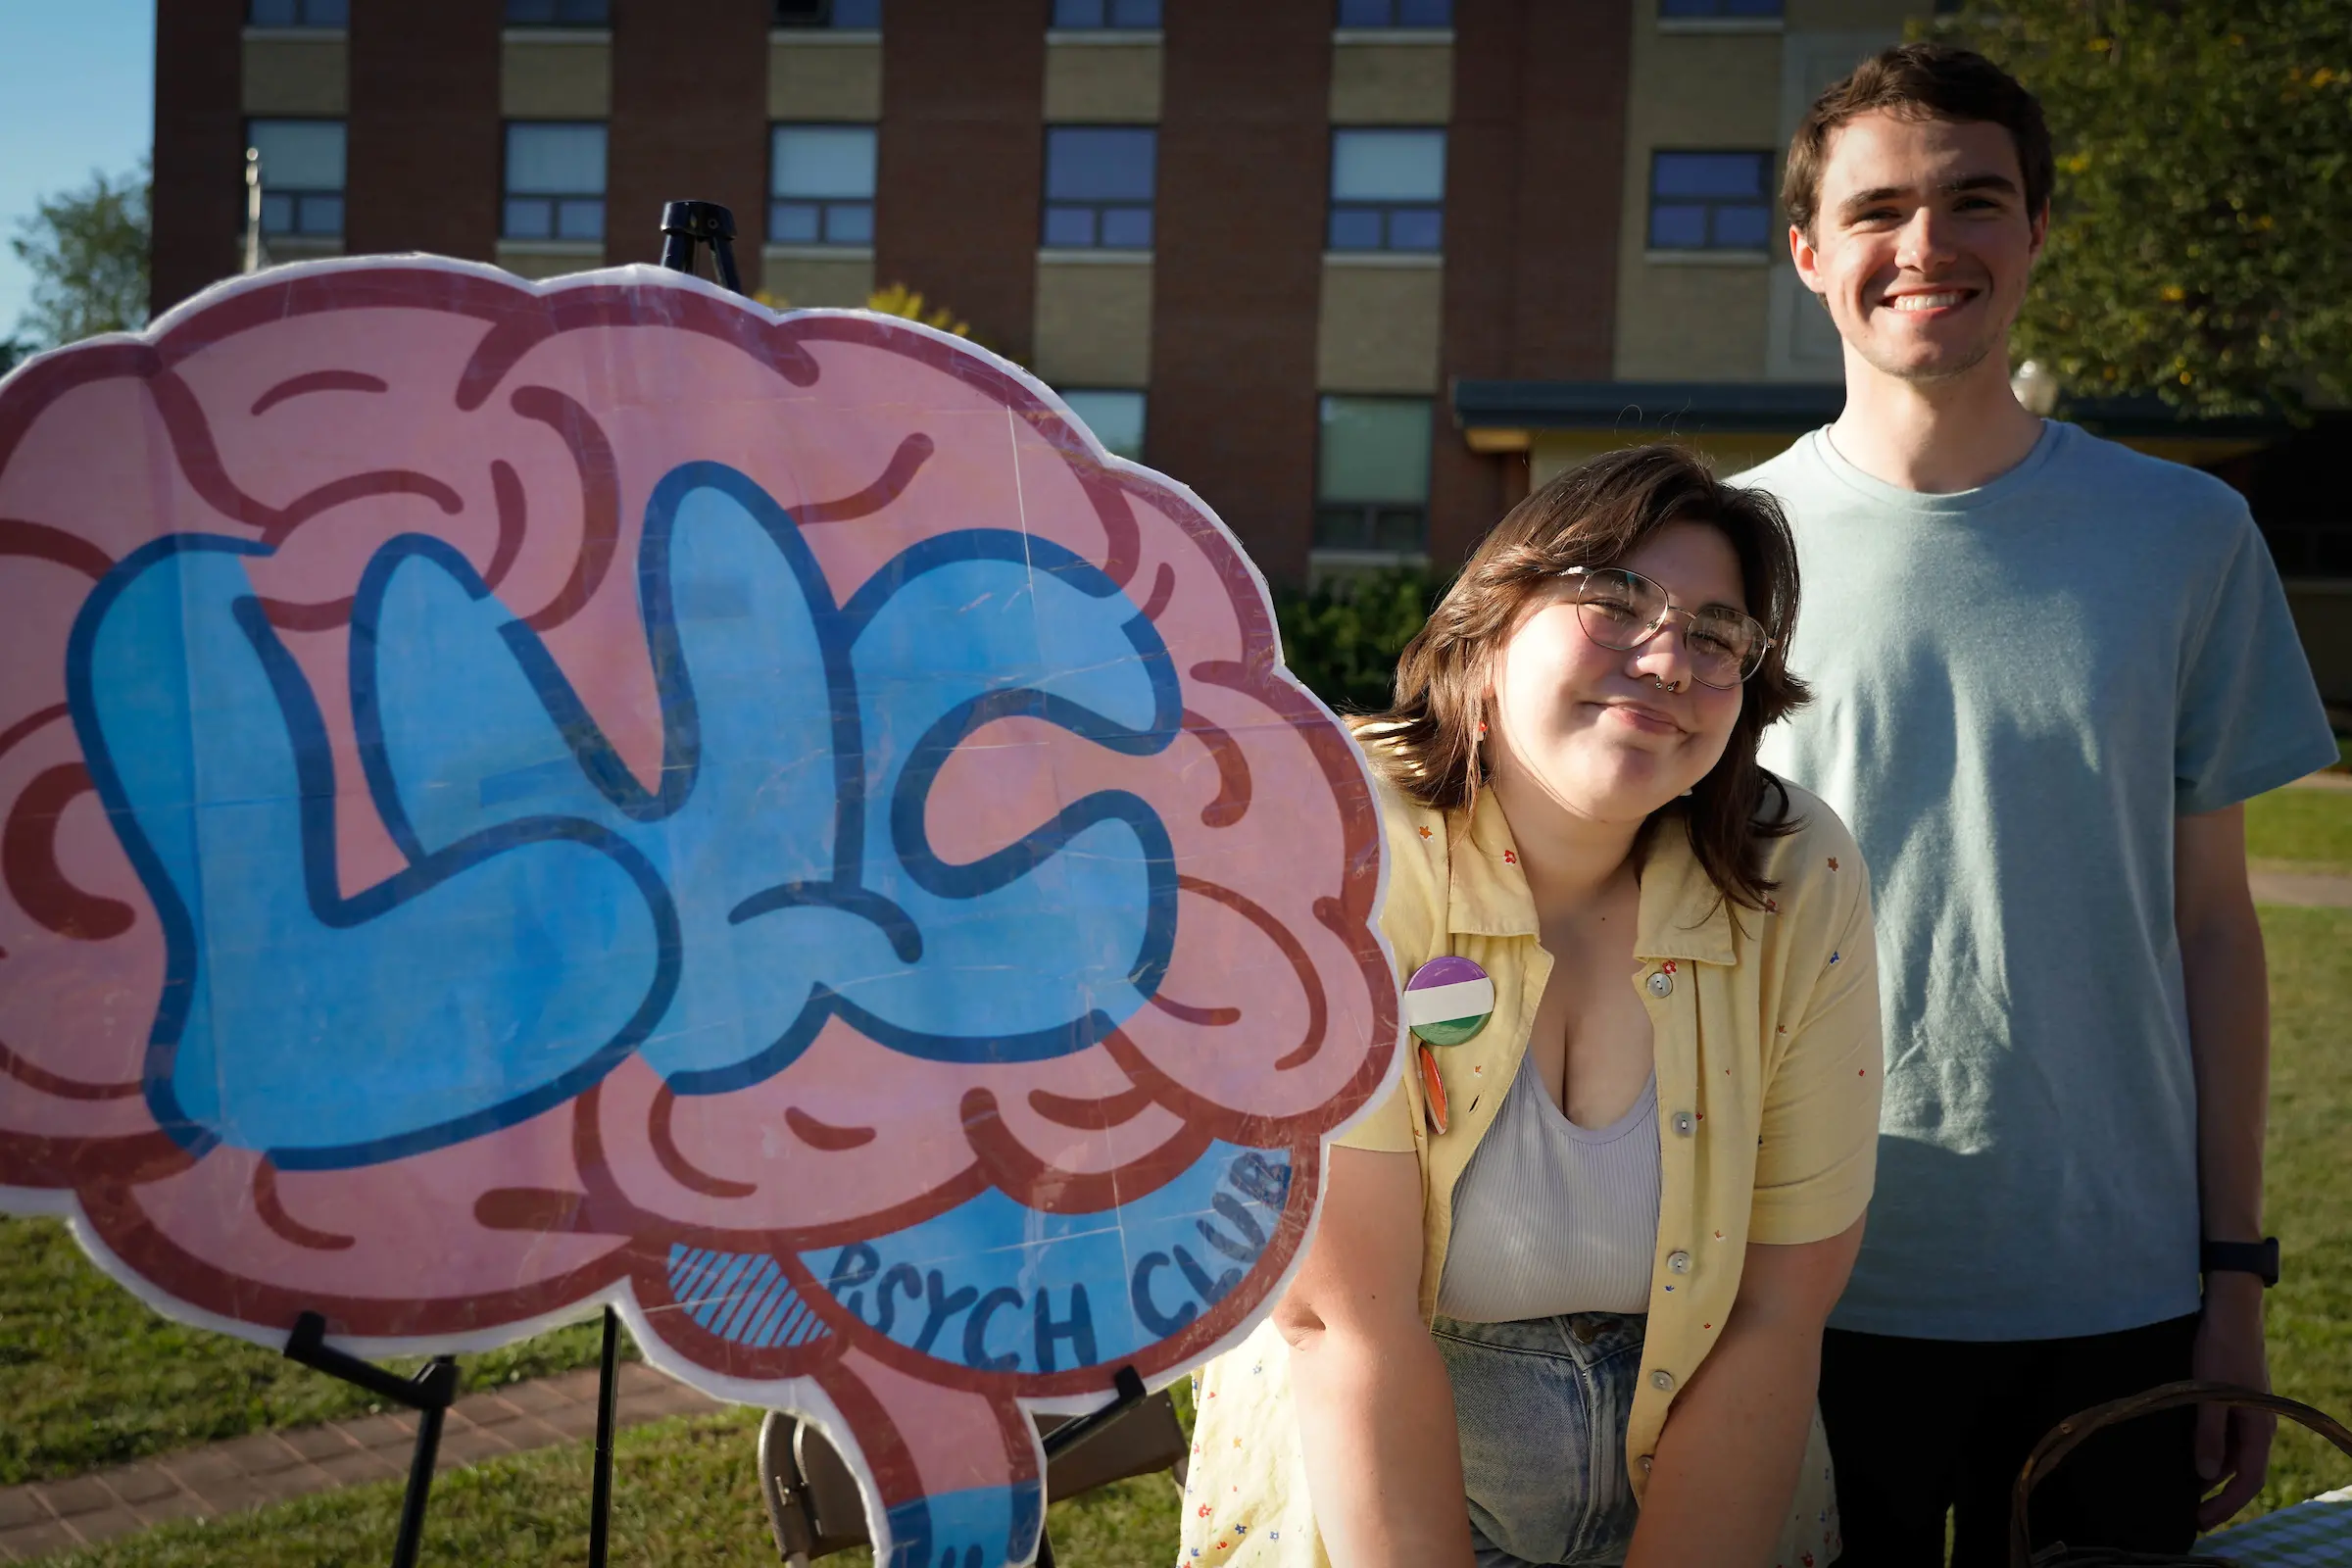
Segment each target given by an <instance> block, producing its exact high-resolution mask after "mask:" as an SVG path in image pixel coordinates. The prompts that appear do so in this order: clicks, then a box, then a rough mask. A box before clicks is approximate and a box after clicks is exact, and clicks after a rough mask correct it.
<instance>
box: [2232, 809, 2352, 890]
mask: <svg viewBox="0 0 2352 1568" xmlns="http://www.w3.org/2000/svg"><path fill="white" fill-rule="evenodd" d="M2246 855H2247V857H2248V858H2251V859H2256V860H2299V861H2313V862H2320V863H2319V864H2317V865H2315V866H2314V867H2313V868H2314V869H2324V870H2340V871H2345V872H2352V790H2322V789H2284V790H2273V791H2272V792H2271V793H2270V794H2268V795H2259V796H2256V797H2255V798H2254V799H2253V800H2251V801H2248V802H2247V803H2246Z"/></svg>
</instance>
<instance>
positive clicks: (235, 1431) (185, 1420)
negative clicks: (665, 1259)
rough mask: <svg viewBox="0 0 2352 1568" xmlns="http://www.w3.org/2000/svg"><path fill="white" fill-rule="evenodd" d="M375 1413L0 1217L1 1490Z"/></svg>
mask: <svg viewBox="0 0 2352 1568" xmlns="http://www.w3.org/2000/svg"><path fill="white" fill-rule="evenodd" d="M598 1343H599V1330H598V1328H597V1326H596V1325H595V1324H593V1323H585V1324H576V1325H574V1326H572V1327H570V1328H564V1329H558V1330H557V1331H556V1332H555V1333H553V1334H547V1335H543V1336H541V1337H540V1338H538V1339H535V1340H530V1341H526V1342H524V1343H523V1344H521V1345H516V1346H512V1347H510V1348H507V1349H504V1350H498V1351H493V1352H490V1353H488V1354H484V1355H469V1356H466V1357H463V1358H462V1359H461V1361H460V1363H459V1365H460V1370H461V1371H462V1373H463V1374H464V1379H465V1383H466V1387H467V1388H468V1389H479V1388H488V1387H492V1386H495V1385H497V1384H501V1383H507V1382H511V1381H513V1380H515V1379H516V1378H528V1377H540V1376H543V1375H545V1374H547V1373H550V1372H562V1371H565V1370H567V1369H569V1368H572V1367H577V1366H593V1365H594V1364H595V1363H596V1354H597V1347H598ZM624 1343H625V1342H624ZM628 1353H629V1354H631V1355H632V1356H633V1355H635V1353H636V1350H635V1348H634V1347H628ZM394 1364H395V1365H398V1366H399V1367H400V1368H401V1369H402V1370H404V1371H406V1370H410V1369H413V1368H414V1367H415V1366H417V1364H418V1363H417V1362H414V1361H410V1362H401V1363H394ZM372 1405H373V1400H372V1397H371V1396H369V1395H368V1393H366V1392H365V1391H364V1390H361V1389H356V1388H354V1387H352V1386H351V1385H350V1384H348V1383H340V1382H337V1381H336V1380H335V1379H333V1378H330V1377H327V1376H325V1375H324V1374H322V1373H319V1372H314V1371H312V1370H310V1369H309V1368H308V1367H305V1366H302V1365H300V1364H299V1363H297V1362H293V1361H289V1360H287V1359H286V1358H285V1357H284V1356H282V1355H278V1354H275V1353H274V1352H272V1351H270V1350H266V1349H263V1348H261V1347H259V1346H256V1345H248V1344H246V1343H245V1342H244V1341H242V1340H233V1339H230V1338H228V1337H227V1336H226V1335H222V1334H213V1333H209V1332H207V1331H205V1330H203V1329H190V1328H182V1327H180V1326H179V1325H178V1324H176V1323H171V1322H167V1321H166V1320H165V1319H163V1318H161V1317H159V1316H157V1315H156V1314H155V1313H153V1312H151V1311H149V1310H148V1309H147V1308H146V1307H145V1306H143V1305H141V1304H140V1302H139V1301H138V1299H137V1298H135V1297H133V1296H132V1295H131V1294H130V1293H129V1292H128V1291H125V1290H123V1288H122V1287H121V1286H119V1285H117V1284H115V1283H114V1282H113V1281H112V1280H110V1279H108V1278H107V1277H106V1276H105V1275H103V1274H100V1273H99V1272H98V1271H97V1270H96V1269H95V1268H93V1267H91V1266H90V1262H89V1259H88V1258H86V1257H84V1256H83V1255H82V1253H81V1250H80V1249H79V1248H78V1247H76V1246H74V1245H73V1238H72V1237H70V1236H69V1235H68V1234H67V1233H66V1227H65V1225H64V1224H63V1223H62V1222H61V1221H57V1220H42V1219H0V1410H5V1411H7V1412H8V1418H7V1419H6V1420H0V1486H6V1485H9V1484H11V1483H14V1482H20V1481H37V1480H44V1479H47V1478H50V1477H54V1476H66V1475H73V1474H74V1473H75V1472H77V1471H82V1470H96V1469H102V1468H104V1467H106V1466H108V1465H116V1464H122V1463H124V1462H125V1461H127V1460H131V1459H136V1458H139V1457H141V1456H143V1455H146V1454H151V1453H160V1452H163V1451H165V1450H167V1449H171V1448H184V1447H187V1446H191V1445H193V1444H199V1443H210V1442H213V1441H215V1440H217V1439H221V1438H233V1437H236V1436H238V1435H240V1434H242V1433H246V1432H254V1431H259V1430H261V1429H263V1428H267V1427H292V1426H303V1425H307V1424H309V1423H312V1422H317V1421H326V1420H331V1419H334V1418H336V1417H338V1416H348V1415H364V1414H366V1413H367V1412H368V1410H369V1409H370V1408H372Z"/></svg>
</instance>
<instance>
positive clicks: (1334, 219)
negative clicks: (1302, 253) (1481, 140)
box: [1323, 125, 1450, 256]
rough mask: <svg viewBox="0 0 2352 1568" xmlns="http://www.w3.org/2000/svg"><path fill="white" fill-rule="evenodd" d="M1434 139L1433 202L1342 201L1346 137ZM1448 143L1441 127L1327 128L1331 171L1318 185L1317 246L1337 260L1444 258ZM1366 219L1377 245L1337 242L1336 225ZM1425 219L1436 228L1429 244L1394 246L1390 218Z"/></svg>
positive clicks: (1394, 226) (1394, 221)
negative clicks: (1373, 227) (1320, 189)
mask: <svg viewBox="0 0 2352 1568" xmlns="http://www.w3.org/2000/svg"><path fill="white" fill-rule="evenodd" d="M1399 134H1405V135H1416V136H1435V137H1436V138H1437V140H1438V198H1437V200H1436V201H1434V202H1433V201H1420V200H1410V201H1387V200H1383V201H1361V200H1355V199H1347V200H1343V199H1342V198H1341V196H1340V194H1339V182H1340V143H1341V141H1342V139H1343V138H1345V137H1350V136H1396V135H1399ZM1449 146H1450V141H1449V138H1448V137H1447V135H1446V126H1444V125H1334V126H1332V127H1331V145H1330V155H1331V172H1330V176H1329V177H1328V178H1327V179H1326V180H1325V182H1324V197H1323V248H1324V250H1326V251H1327V252H1330V253H1331V254H1333V255H1338V256H1443V255H1445V254H1446V153H1447V151H1448V149H1449ZM1366 216H1369V217H1371V218H1372V220H1373V221H1374V222H1376V223H1377V224H1378V225H1379V230H1380V243H1378V244H1377V245H1359V244H1355V243H1352V242H1348V243H1343V242H1342V236H1341V226H1340V225H1341V221H1342V220H1343V219H1348V218H1361V217H1366ZM1423 216H1426V217H1427V218H1429V219H1430V220H1431V221H1434V222H1435V223H1436V225H1437V232H1436V235H1435V238H1436V240H1437V243H1436V244H1434V245H1400V244H1398V243H1397V219H1399V218H1404V217H1423Z"/></svg>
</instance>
